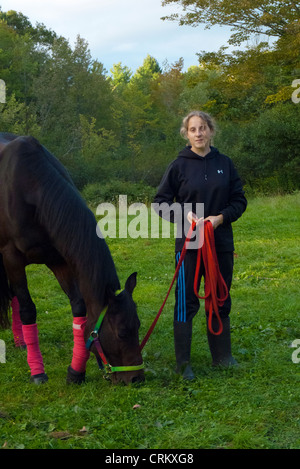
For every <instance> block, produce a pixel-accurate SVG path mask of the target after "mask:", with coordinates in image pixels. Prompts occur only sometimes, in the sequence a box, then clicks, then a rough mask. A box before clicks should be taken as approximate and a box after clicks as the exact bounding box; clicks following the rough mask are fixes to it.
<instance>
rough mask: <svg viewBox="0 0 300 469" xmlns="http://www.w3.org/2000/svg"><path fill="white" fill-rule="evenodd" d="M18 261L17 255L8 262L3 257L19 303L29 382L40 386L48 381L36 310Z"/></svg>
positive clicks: (21, 264) (22, 266) (23, 270)
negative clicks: (29, 375) (29, 373)
mask: <svg viewBox="0 0 300 469" xmlns="http://www.w3.org/2000/svg"><path fill="white" fill-rule="evenodd" d="M13 261H14V262H13ZM20 261H22V257H21V256H18V255H16V256H14V257H13V258H12V257H11V256H10V258H9V261H8V260H7V259H6V258H5V257H4V264H5V268H6V271H7V275H8V278H9V281H10V285H11V288H12V291H13V293H14V295H15V296H16V297H17V299H18V302H19V308H20V309H19V312H20V318H21V321H22V332H23V337H24V342H25V344H26V348H27V362H28V365H29V368H30V372H31V381H32V382H34V383H36V384H40V383H44V382H46V381H48V377H47V375H46V374H45V369H44V363H43V357H42V354H41V351H40V347H39V338H38V328H37V324H36V308H35V304H34V303H33V301H32V299H31V296H30V293H29V290H28V286H27V279H26V273H25V265H24V263H23V262H20Z"/></svg>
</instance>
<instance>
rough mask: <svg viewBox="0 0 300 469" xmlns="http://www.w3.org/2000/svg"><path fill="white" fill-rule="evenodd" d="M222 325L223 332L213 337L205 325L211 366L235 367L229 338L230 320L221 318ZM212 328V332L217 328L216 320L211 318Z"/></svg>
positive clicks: (235, 362)
mask: <svg viewBox="0 0 300 469" xmlns="http://www.w3.org/2000/svg"><path fill="white" fill-rule="evenodd" d="M221 319H222V324H223V331H222V333H221V334H220V335H214V334H212V333H211V332H210V330H209V328H208V322H207V321H206V324H207V339H208V345H209V348H210V353H211V356H212V365H213V366H219V365H221V366H224V367H228V366H231V365H237V364H238V363H237V361H236V360H235V358H233V356H232V355H231V337H230V318H229V317H227V318H221ZM212 327H213V330H214V331H217V330H218V328H219V323H218V320H217V318H216V317H215V316H214V317H213V318H212Z"/></svg>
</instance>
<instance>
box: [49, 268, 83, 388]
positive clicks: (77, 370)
mask: <svg viewBox="0 0 300 469" xmlns="http://www.w3.org/2000/svg"><path fill="white" fill-rule="evenodd" d="M48 267H49V268H50V269H51V270H52V271H53V273H54V275H55V276H56V278H57V280H58V282H59V284H60V286H61V288H62V289H63V291H64V292H65V293H66V295H67V296H68V298H69V301H70V305H71V308H72V314H73V339H74V347H73V356H72V362H71V365H70V366H69V368H68V374H67V383H76V384H81V383H82V382H84V381H85V371H86V364H87V361H88V359H89V356H90V352H89V351H88V350H87V349H86V346H85V340H84V329H85V325H86V321H87V319H86V306H85V303H84V300H83V298H82V296H81V293H80V291H79V288H78V284H77V282H76V279H75V278H74V274H73V272H72V270H71V268H70V267H69V266H68V265H67V264H60V265H58V266H48Z"/></svg>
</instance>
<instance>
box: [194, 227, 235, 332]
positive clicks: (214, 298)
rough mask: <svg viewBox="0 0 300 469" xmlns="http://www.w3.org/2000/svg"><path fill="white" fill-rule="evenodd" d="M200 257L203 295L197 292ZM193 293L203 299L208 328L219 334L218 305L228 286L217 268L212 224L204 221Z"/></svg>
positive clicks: (224, 296) (221, 304)
mask: <svg viewBox="0 0 300 469" xmlns="http://www.w3.org/2000/svg"><path fill="white" fill-rule="evenodd" d="M201 257H202V260H203V264H204V269H205V288H204V296H199V294H198V288H197V286H198V278H199V271H200V265H201ZM194 293H195V295H196V296H197V297H198V298H200V299H202V300H205V311H208V328H209V331H210V332H211V333H212V334H214V335H220V334H222V331H223V324H222V320H221V318H220V315H219V307H220V306H223V304H224V302H225V300H226V298H227V297H228V288H227V285H226V283H225V281H224V279H223V277H222V274H221V272H220V269H219V262H218V258H217V253H216V248H215V236H214V229H213V226H212V224H211V223H210V222H209V223H208V222H207V221H206V222H204V242H203V246H202V248H199V249H198V252H197V264H196V271H195V277H194ZM213 313H215V315H216V317H217V320H218V323H219V330H218V331H217V332H216V331H214V330H213V327H212V318H213Z"/></svg>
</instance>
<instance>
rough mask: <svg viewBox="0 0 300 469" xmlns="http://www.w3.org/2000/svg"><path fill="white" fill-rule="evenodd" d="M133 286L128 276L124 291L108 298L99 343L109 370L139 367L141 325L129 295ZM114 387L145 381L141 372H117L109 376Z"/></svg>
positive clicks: (134, 276)
mask: <svg viewBox="0 0 300 469" xmlns="http://www.w3.org/2000/svg"><path fill="white" fill-rule="evenodd" d="M135 286H136V273H134V274H131V275H130V276H129V277H128V279H127V281H126V284H125V289H124V290H123V291H122V292H121V293H119V294H117V295H115V294H114V293H113V292H110V293H109V294H108V298H109V299H108V307H107V312H106V314H105V317H104V319H103V323H102V326H101V329H100V335H99V339H100V343H101V346H102V349H103V352H104V355H105V357H106V359H107V361H108V362H109V364H110V365H111V366H112V367H133V368H134V367H138V366H140V365H142V363H143V359H142V354H141V351H140V346H139V327H140V321H139V318H138V315H137V311H136V305H135V302H134V301H133V298H132V292H133V290H134V288H135ZM111 379H112V382H113V383H118V382H121V381H123V382H124V383H125V384H129V383H133V382H139V381H143V380H144V371H143V369H136V370H134V369H133V370H129V371H123V370H121V371H116V372H114V373H112V375H111Z"/></svg>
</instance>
